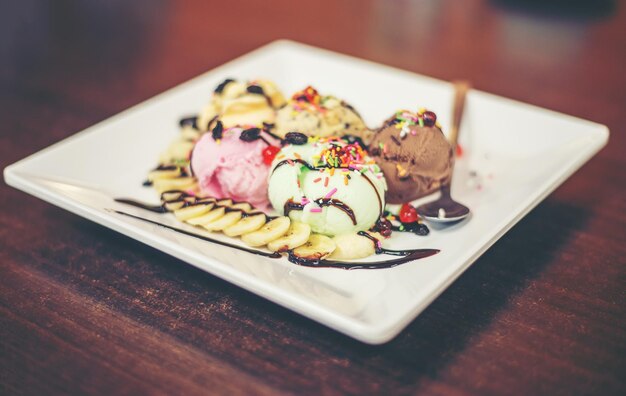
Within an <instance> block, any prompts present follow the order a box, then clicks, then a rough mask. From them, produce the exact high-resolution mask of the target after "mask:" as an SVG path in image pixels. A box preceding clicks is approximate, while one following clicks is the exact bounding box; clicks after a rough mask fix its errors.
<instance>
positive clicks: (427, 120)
mask: <svg viewBox="0 0 626 396" xmlns="http://www.w3.org/2000/svg"><path fill="white" fill-rule="evenodd" d="M422 118H423V120H424V125H426V126H427V127H431V126H433V125H435V123H436V122H437V115H436V114H435V113H433V112H432V111H427V112H425V113H424V114H423V115H422Z"/></svg>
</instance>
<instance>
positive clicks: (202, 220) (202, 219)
mask: <svg viewBox="0 0 626 396" xmlns="http://www.w3.org/2000/svg"><path fill="white" fill-rule="evenodd" d="M224 213H226V209H225V208H217V209H213V210H212V211H210V212H209V213H206V214H203V215H202V216H198V217H193V218H191V219H188V220H187V223H189V224H191V225H195V226H197V225H203V224H207V223H210V222H212V221H215V220H217V219H219V218H220V217H222V216H224Z"/></svg>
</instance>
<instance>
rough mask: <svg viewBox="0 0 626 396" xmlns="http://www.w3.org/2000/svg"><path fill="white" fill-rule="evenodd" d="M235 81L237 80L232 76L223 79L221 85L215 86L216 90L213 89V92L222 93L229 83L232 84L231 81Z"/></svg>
mask: <svg viewBox="0 0 626 396" xmlns="http://www.w3.org/2000/svg"><path fill="white" fill-rule="evenodd" d="M234 81H235V80H233V79H232V78H227V79H226V80H224V81H222V82H221V83H220V85H218V86H217V87H216V88H215V91H213V92H215V93H217V94H221V93H222V92H223V91H224V88H226V86H227V85H228V84H230V83H231V82H234Z"/></svg>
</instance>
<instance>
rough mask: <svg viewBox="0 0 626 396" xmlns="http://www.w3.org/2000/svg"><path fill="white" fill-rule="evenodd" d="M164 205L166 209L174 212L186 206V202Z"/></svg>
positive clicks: (166, 203)
mask: <svg viewBox="0 0 626 396" xmlns="http://www.w3.org/2000/svg"><path fill="white" fill-rule="evenodd" d="M163 205H164V206H165V209H167V210H169V211H170V212H173V211H175V210H176V209H180V208H182V207H183V206H184V205H185V201H173V202H165V203H164V204H163Z"/></svg>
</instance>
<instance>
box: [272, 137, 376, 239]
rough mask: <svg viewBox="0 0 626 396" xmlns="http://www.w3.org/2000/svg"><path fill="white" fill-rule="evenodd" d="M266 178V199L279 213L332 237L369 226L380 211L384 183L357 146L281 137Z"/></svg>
mask: <svg viewBox="0 0 626 396" xmlns="http://www.w3.org/2000/svg"><path fill="white" fill-rule="evenodd" d="M285 141H286V142H287V144H286V145H285V146H283V148H282V149H281V151H280V152H279V153H278V155H277V156H276V159H275V160H274V162H273V164H272V168H271V172H270V178H269V187H268V193H269V199H270V201H271V203H272V206H273V207H274V208H275V209H276V210H277V211H278V212H279V213H281V214H283V215H285V216H289V217H290V218H291V219H292V220H294V221H300V222H303V223H307V224H309V225H310V226H311V229H312V231H313V232H316V233H320V234H324V235H328V236H335V235H342V234H349V233H356V232H358V231H366V230H369V229H370V228H372V226H373V225H374V224H375V223H376V221H377V220H378V219H379V218H380V215H381V214H382V212H383V210H384V207H385V189H386V186H385V180H384V178H383V175H382V174H381V172H380V169H379V167H378V165H376V163H375V162H374V161H373V160H372V159H371V158H370V157H369V155H367V153H366V152H365V150H364V149H363V147H361V145H360V144H359V143H357V142H354V143H349V142H348V141H347V140H344V139H342V138H339V137H327V138H319V137H307V136H306V135H304V134H301V133H298V132H290V133H288V134H287V135H286V137H285Z"/></svg>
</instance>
